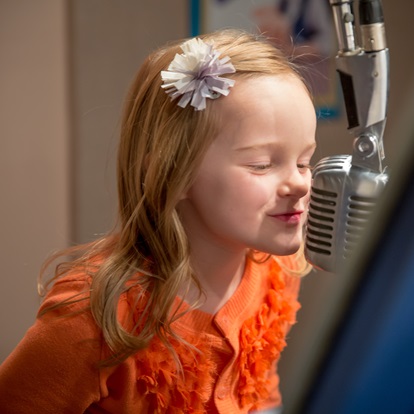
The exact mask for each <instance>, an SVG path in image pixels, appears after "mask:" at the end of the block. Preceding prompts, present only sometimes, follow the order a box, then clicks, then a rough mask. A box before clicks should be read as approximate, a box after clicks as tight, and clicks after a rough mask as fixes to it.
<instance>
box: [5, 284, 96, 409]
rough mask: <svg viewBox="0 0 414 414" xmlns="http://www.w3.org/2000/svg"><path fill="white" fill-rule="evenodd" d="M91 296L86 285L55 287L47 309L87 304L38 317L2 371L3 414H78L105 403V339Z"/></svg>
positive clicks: (50, 294) (63, 308)
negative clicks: (102, 400)
mask: <svg viewBox="0 0 414 414" xmlns="http://www.w3.org/2000/svg"><path fill="white" fill-rule="evenodd" d="M85 291H88V285H87V282H86V281H82V280H81V281H76V280H69V281H68V280H65V281H58V282H57V283H56V284H55V286H54V287H53V289H52V290H51V292H50V293H49V295H48V297H47V298H46V300H45V302H44V304H43V306H42V308H45V307H49V306H53V305H56V304H57V303H59V302H61V301H62V300H69V299H70V298H72V297H73V295H78V296H77V298H76V299H79V298H82V297H83V298H84V299H83V300H81V301H78V302H76V303H73V304H69V305H64V306H63V307H59V308H57V309H54V310H50V311H48V312H46V313H45V314H44V315H43V316H41V317H38V318H37V320H36V322H35V323H34V325H33V326H32V327H31V328H30V329H29V330H28V331H27V333H26V335H25V336H24V338H23V339H22V341H21V342H20V343H19V344H18V346H17V347H16V348H15V350H14V351H13V352H12V353H11V354H10V355H9V357H8V358H7V359H6V360H5V361H4V363H3V364H2V365H1V366H0V412H1V413H3V414H21V413H42V414H49V413H50V414H52V413H53V414H56V413H71V414H77V413H84V411H85V410H86V409H87V407H89V406H90V405H91V404H92V403H93V402H94V401H97V400H99V399H100V383H99V371H98V368H97V363H98V361H99V360H100V356H101V335H100V331H99V329H98V327H97V326H96V324H95V322H94V320H93V317H92V315H91V313H90V311H89V310H88V305H89V301H88V300H87V298H88V296H89V294H87V293H83V292H85ZM82 295H83V296H82Z"/></svg>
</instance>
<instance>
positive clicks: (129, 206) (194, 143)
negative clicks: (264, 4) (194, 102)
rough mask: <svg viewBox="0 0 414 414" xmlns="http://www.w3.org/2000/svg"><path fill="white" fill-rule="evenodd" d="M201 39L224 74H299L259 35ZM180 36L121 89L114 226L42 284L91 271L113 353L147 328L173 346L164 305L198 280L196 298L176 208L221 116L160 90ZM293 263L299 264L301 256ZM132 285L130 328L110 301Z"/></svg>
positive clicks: (145, 337) (138, 345) (129, 346)
mask: <svg viewBox="0 0 414 414" xmlns="http://www.w3.org/2000/svg"><path fill="white" fill-rule="evenodd" d="M200 38H202V39H203V40H204V41H206V42H209V43H213V44H214V48H215V49H217V50H219V51H220V53H221V56H229V57H230V59H231V63H232V64H233V65H234V67H235V69H236V73H234V74H232V75H226V76H228V77H231V78H233V79H240V78H243V77H257V76H263V75H284V74H288V75H289V74H290V75H294V76H297V77H298V78H301V77H300V75H299V73H298V71H297V69H296V68H295V66H294V65H293V64H292V63H291V62H289V60H288V59H287V58H286V57H285V56H284V55H283V54H282V52H280V51H279V50H278V49H276V48H275V47H274V46H273V45H272V44H271V43H270V42H268V41H267V40H266V39H264V38H262V37H259V36H257V35H253V34H249V33H245V32H242V31H238V30H223V31H218V32H215V33H211V34H206V35H202V36H200ZM181 43H182V42H175V43H173V44H169V45H167V46H165V47H163V48H161V49H159V50H157V51H155V52H153V53H152V54H150V55H149V56H148V57H147V59H146V60H145V62H144V63H143V65H142V67H141V69H140V70H139V72H138V73H137V75H136V78H135V81H134V82H133V84H132V86H131V88H130V91H129V94H128V96H127V99H126V105H125V111H124V116H123V121H122V128H121V137H120V144H119V152H118V165H117V174H118V198H119V200H118V202H119V215H118V216H119V217H118V220H119V223H118V225H117V227H116V229H114V230H113V231H112V232H110V233H109V234H108V235H106V236H105V237H103V238H102V239H100V240H98V241H95V242H93V243H90V244H87V245H84V246H80V247H76V248H72V249H68V250H67V251H65V252H62V253H61V255H67V254H77V255H78V258H76V259H73V260H71V261H68V262H65V263H62V264H60V265H59V266H57V268H56V271H55V274H54V277H53V278H52V279H51V281H49V283H50V282H52V281H53V280H55V279H56V278H58V277H60V276H62V275H64V274H67V273H68V272H70V271H73V270H74V269H80V270H81V271H83V272H88V273H90V274H91V276H92V277H91V289H90V307H91V312H92V314H93V316H94V318H95V320H96V322H97V324H98V325H99V327H100V328H101V329H102V332H103V336H104V338H105V341H106V342H107V344H108V345H109V347H110V348H111V350H112V351H113V353H114V355H116V357H117V358H118V359H119V358H121V359H122V358H125V357H127V356H128V355H130V354H132V353H134V352H136V351H137V350H139V349H142V348H145V347H146V346H147V345H148V343H149V341H150V340H151V339H152V338H153V336H154V335H157V336H158V337H159V338H160V339H161V340H162V341H163V342H164V344H165V345H166V346H167V347H169V348H170V349H171V347H170V345H169V340H168V338H169V337H174V336H175V335H174V332H173V331H172V329H171V323H172V322H173V321H174V320H175V319H176V318H178V317H179V316H180V315H179V314H178V313H177V312H175V313H172V311H171V310H172V305H173V302H174V300H175V298H176V297H177V294H178V291H179V289H180V291H182V289H184V291H185V290H186V289H188V288H189V286H190V284H191V283H195V284H196V285H197V286H198V287H199V290H200V296H201V287H200V285H199V283H198V281H197V278H196V276H195V275H194V273H193V271H192V268H191V265H190V251H189V245H188V240H187V237H186V233H185V231H184V229H183V226H182V224H181V222H180V218H179V216H178V214H177V212H176V205H177V202H178V201H179V198H180V196H181V195H182V194H183V193H184V191H185V190H186V189H187V188H189V186H191V183H192V180H193V179H194V177H195V174H196V171H197V168H198V166H199V164H200V162H201V160H202V158H203V156H204V154H205V152H206V150H207V148H208V147H209V145H210V144H211V142H212V140H213V139H214V137H215V136H216V135H217V132H218V131H217V124H218V122H216V119H215V112H214V110H213V108H214V101H211V100H209V101H208V102H207V108H206V109H205V110H204V111H194V108H193V107H190V106H188V107H186V108H184V109H183V108H180V107H178V106H177V102H176V101H171V100H170V97H169V96H168V95H167V94H166V93H165V91H164V90H163V89H162V88H161V76H160V72H161V70H165V69H166V68H167V67H168V65H169V64H170V62H171V61H172V59H173V58H174V56H175V54H176V53H181V50H180V47H179V46H180V44H181ZM230 93H231V92H230ZM220 99H226V98H225V97H223V98H220ZM81 252H83V254H80V253H81ZM56 257H57V256H55V257H53V258H52V259H51V260H50V261H48V262H47V263H46V265H49V264H50V263H51V261H52V260H53V259H55V258H56ZM298 260H299V261H300V262H301V263H302V265H303V264H304V263H305V261H304V260H303V255H302V254H299V255H298ZM305 268H306V266H304V267H303V269H302V270H301V271H300V272H299V273H302V274H303V273H305V272H306V271H307V269H305ZM137 274H139V277H138V278H137V277H134V276H136V275H137ZM132 285H134V286H136V285H138V286H139V287H140V288H141V289H140V291H141V292H142V295H145V309H144V312H143V316H142V318H141V320H140V322H139V323H140V326H139V329H138V326H134V327H133V328H132V330H129V329H126V328H125V326H123V325H122V323H121V322H120V321H119V320H118V318H117V307H118V302H119V299H120V296H121V295H122V293H124V292H125V291H126V290H127V289H128V288H129V287H131V286H132ZM46 287H47V284H46ZM76 300H79V299H76V298H74V301H76ZM139 300H140V298H137V301H139Z"/></svg>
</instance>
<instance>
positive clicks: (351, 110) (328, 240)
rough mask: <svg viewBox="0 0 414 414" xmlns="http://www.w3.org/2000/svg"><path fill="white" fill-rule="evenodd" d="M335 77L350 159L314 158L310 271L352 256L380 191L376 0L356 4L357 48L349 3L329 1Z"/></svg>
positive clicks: (380, 38) (385, 76)
mask: <svg viewBox="0 0 414 414" xmlns="http://www.w3.org/2000/svg"><path fill="white" fill-rule="evenodd" d="M330 1H331V5H332V9H333V15H334V21H335V26H336V32H337V37H338V44H339V52H338V55H337V57H336V66H337V71H338V73H339V77H340V81H341V86H342V91H343V95H344V100H345V108H346V113H347V118H348V127H349V128H348V129H349V131H350V133H351V134H352V135H353V137H354V141H353V152H352V155H335V156H331V157H326V158H323V159H322V160H320V161H319V162H318V163H317V165H316V166H315V169H314V170H313V173H312V188H311V197H310V203H309V214H308V220H307V225H306V239H305V256H306V258H307V260H308V261H309V263H311V264H312V265H313V266H314V267H316V268H318V269H321V270H325V271H328V272H336V271H337V270H339V269H340V268H341V266H342V265H343V264H344V261H345V260H346V259H348V258H349V257H350V256H351V255H352V251H353V250H354V248H355V245H356V244H357V242H358V240H359V238H360V236H361V235H362V233H363V232H364V229H365V226H366V224H367V221H368V220H369V218H370V216H371V213H372V211H373V210H374V208H375V206H376V203H377V201H378V199H379V197H380V195H381V193H382V190H383V189H384V187H385V185H386V183H387V181H388V174H387V172H386V167H385V166H384V148H383V141H382V137H383V134H384V129H385V123H386V115H387V101H388V92H389V51H388V49H387V47H386V41H385V30H384V21H383V16H382V8H381V3H380V0H360V1H359V6H360V7H359V15H360V30H361V42H362V47H359V46H357V45H356V42H355V33H354V30H355V27H354V16H353V12H352V3H353V2H352V1H350V0H330Z"/></svg>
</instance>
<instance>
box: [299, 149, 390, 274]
mask: <svg viewBox="0 0 414 414" xmlns="http://www.w3.org/2000/svg"><path fill="white" fill-rule="evenodd" d="M312 178H313V180H312V188H311V195H310V203H309V212H308V219H307V224H306V239H305V256H306V258H307V260H308V262H309V263H311V264H312V265H313V266H314V267H316V268H318V269H321V270H325V271H327V272H336V271H338V270H340V269H341V267H342V266H343V264H344V261H346V260H347V259H348V258H349V257H350V256H351V254H352V252H353V251H354V249H355V246H356V245H357V243H358V240H359V239H360V236H361V235H362V234H363V232H364V230H365V228H366V224H367V222H368V220H369V218H370V216H371V213H372V211H373V210H374V208H375V206H376V203H377V201H378V198H379V196H380V194H381V192H382V190H383V189H384V187H385V185H386V183H387V181H388V175H387V174H386V173H378V172H374V171H371V170H369V169H365V168H361V167H359V166H355V165H352V156H351V155H335V156H331V157H327V158H323V159H322V160H320V161H319V162H318V164H317V165H316V167H315V169H314V171H313V174H312Z"/></svg>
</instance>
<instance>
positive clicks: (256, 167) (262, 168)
mask: <svg viewBox="0 0 414 414" xmlns="http://www.w3.org/2000/svg"><path fill="white" fill-rule="evenodd" d="M272 165H273V164H259V165H252V166H251V168H252V169H253V170H255V171H265V170H267V169H269V168H271V167H272ZM297 167H298V168H299V169H300V170H302V169H304V168H306V169H308V170H310V171H312V170H313V166H312V165H310V164H303V163H301V164H297Z"/></svg>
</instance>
